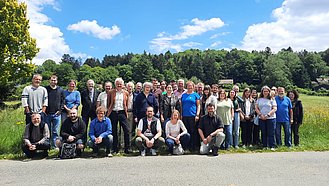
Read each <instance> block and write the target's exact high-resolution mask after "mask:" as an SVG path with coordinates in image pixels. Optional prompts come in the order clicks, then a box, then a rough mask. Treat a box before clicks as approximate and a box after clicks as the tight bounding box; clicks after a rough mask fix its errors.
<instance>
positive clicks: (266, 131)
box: [259, 119, 276, 148]
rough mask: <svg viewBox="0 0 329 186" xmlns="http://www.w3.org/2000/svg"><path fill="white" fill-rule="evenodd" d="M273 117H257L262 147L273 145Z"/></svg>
mask: <svg viewBox="0 0 329 186" xmlns="http://www.w3.org/2000/svg"><path fill="white" fill-rule="evenodd" d="M275 123H276V120H275V119H267V120H261V119H259V127H260V130H261V136H262V143H263V147H270V148H274V147H275V127H276V126H275Z"/></svg>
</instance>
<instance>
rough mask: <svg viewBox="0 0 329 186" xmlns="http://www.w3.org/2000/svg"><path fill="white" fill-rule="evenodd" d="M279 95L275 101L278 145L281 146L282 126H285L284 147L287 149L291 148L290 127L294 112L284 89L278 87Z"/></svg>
mask: <svg viewBox="0 0 329 186" xmlns="http://www.w3.org/2000/svg"><path fill="white" fill-rule="evenodd" d="M277 90H278V95H277V96H275V101H276V104H277V110H276V130H275V136H276V144H277V145H279V146H281V145H282V141H281V126H283V130H284V145H285V146H287V147H291V127H290V125H291V124H292V123H293V112H292V104H291V101H290V99H289V98H288V97H287V96H285V92H284V88H283V87H278V89H277Z"/></svg>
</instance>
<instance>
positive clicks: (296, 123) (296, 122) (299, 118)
mask: <svg viewBox="0 0 329 186" xmlns="http://www.w3.org/2000/svg"><path fill="white" fill-rule="evenodd" d="M287 96H289V98H290V100H291V103H292V112H293V122H292V124H291V129H292V134H293V135H294V145H295V146H298V145H299V127H300V125H302V123H303V117H304V110H303V105H302V101H301V100H299V99H298V98H299V94H298V92H297V91H296V90H292V91H289V92H288V93H287Z"/></svg>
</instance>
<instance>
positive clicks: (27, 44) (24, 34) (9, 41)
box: [0, 0, 38, 100]
mask: <svg viewBox="0 0 329 186" xmlns="http://www.w3.org/2000/svg"><path fill="white" fill-rule="evenodd" d="M0 23H1V24H0V69H1V70H0V87H1V89H0V100H1V99H5V98H6V97H7V96H8V93H10V92H11V91H12V89H13V88H14V86H15V82H16V80H17V79H19V78H22V77H28V76H31V74H32V72H33V69H34V67H35V66H34V65H33V64H32V62H31V60H32V59H33V58H34V57H35V56H36V54H37V53H38V48H37V47H36V41H35V39H33V38H31V36H30V33H29V31H28V29H29V21H28V19H27V17H26V5H25V3H18V2H17V1H16V0H1V1H0Z"/></svg>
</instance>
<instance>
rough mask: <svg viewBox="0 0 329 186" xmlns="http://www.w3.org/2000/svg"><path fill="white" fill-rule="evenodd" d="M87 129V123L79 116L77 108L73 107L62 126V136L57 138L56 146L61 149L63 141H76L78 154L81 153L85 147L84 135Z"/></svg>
mask: <svg viewBox="0 0 329 186" xmlns="http://www.w3.org/2000/svg"><path fill="white" fill-rule="evenodd" d="M85 130H86V124H85V122H84V121H83V120H82V119H81V117H78V111H77V109H72V110H70V112H69V118H68V119H66V120H65V121H64V122H63V124H62V127H61V131H60V136H61V138H58V139H57V140H56V146H57V147H58V148H60V149H61V147H62V145H63V143H70V144H71V143H75V144H76V147H77V151H76V152H77V156H80V155H81V150H82V149H83V148H84V145H83V141H82V137H83V135H84V132H85Z"/></svg>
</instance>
